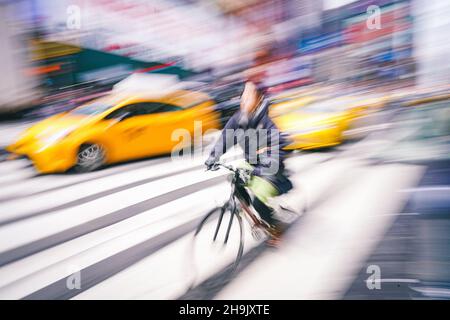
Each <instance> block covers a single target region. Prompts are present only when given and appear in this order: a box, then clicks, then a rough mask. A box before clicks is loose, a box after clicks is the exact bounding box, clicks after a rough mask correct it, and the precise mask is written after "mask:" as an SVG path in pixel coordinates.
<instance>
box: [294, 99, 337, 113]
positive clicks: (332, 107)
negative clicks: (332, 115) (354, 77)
mask: <svg viewBox="0 0 450 320" xmlns="http://www.w3.org/2000/svg"><path fill="white" fill-rule="evenodd" d="M345 105H346V102H343V101H337V102H336V101H333V100H325V101H320V102H316V103H312V104H310V105H306V106H305V107H303V108H299V109H298V111H300V112H311V113H319V112H337V111H341V110H344V109H345Z"/></svg>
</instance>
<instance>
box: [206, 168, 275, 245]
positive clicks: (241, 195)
mask: <svg viewBox="0 0 450 320" xmlns="http://www.w3.org/2000/svg"><path fill="white" fill-rule="evenodd" d="M218 165H220V166H222V167H224V168H226V169H228V170H230V171H232V172H233V177H232V180H231V195H230V198H229V199H228V201H227V202H226V203H225V204H224V205H223V207H222V209H221V212H220V216H219V220H218V222H217V226H216V230H215V232H214V238H213V241H215V240H216V238H217V234H218V233H219V229H220V226H221V224H222V219H223V215H224V214H225V212H226V210H227V209H228V210H230V213H231V217H230V221H229V222H228V228H227V232H226V234H225V241H224V243H225V244H226V243H227V242H228V237H229V234H230V231H231V226H232V224H233V219H234V215H236V214H238V213H239V208H238V206H237V203H236V202H238V203H239V206H240V207H241V208H242V209H243V211H244V212H245V214H244V216H245V218H246V220H247V222H248V223H249V225H250V227H251V229H252V230H254V229H255V228H261V229H263V230H264V231H266V232H268V229H269V228H270V226H269V225H268V224H267V223H266V222H265V221H264V220H262V219H261V218H259V217H258V216H257V214H255V213H254V212H253V210H252V208H251V198H250V195H249V193H248V192H247V190H246V188H245V183H244V181H243V179H242V178H241V175H240V170H239V169H234V168H232V167H230V166H226V165H224V164H218ZM236 200H237V201H236Z"/></svg>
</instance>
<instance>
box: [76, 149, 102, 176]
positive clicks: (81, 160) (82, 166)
mask: <svg viewBox="0 0 450 320" xmlns="http://www.w3.org/2000/svg"><path fill="white" fill-rule="evenodd" d="M104 162H105V150H104V149H103V147H102V146H100V145H99V144H95V143H93V144H90V143H89V144H83V145H81V146H80V148H79V149H78V153H77V164H76V166H75V169H76V171H78V172H90V171H94V170H96V169H98V168H100V167H101V166H102V165H103V164H104Z"/></svg>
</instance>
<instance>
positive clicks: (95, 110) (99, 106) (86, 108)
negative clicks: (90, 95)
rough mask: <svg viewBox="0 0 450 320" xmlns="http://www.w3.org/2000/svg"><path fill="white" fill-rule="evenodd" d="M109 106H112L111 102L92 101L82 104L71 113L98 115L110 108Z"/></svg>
mask: <svg viewBox="0 0 450 320" xmlns="http://www.w3.org/2000/svg"><path fill="white" fill-rule="evenodd" d="M109 108H111V105H110V104H106V103H102V102H92V103H88V104H85V105H82V106H80V107H78V108H76V109H74V110H72V111H71V112H70V113H71V114H76V115H96V114H100V113H102V112H104V111H106V110H108V109H109Z"/></svg>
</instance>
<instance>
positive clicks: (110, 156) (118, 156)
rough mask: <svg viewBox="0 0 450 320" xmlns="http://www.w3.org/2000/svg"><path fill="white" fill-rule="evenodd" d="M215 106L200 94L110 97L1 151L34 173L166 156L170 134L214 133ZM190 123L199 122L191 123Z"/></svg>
mask: <svg viewBox="0 0 450 320" xmlns="http://www.w3.org/2000/svg"><path fill="white" fill-rule="evenodd" d="M214 104H215V102H214V101H213V100H212V98H211V97H210V96H208V95H207V94H205V93H202V92H196V91H189V90H181V89H180V90H174V91H171V92H166V93H164V94H148V93H130V92H112V93H111V94H109V95H107V96H106V97H103V98H100V99H96V100H93V101H91V102H89V103H87V104H84V105H82V106H80V107H78V108H75V109H73V110H72V111H69V112H65V113H61V114H58V115H55V116H52V117H50V118H48V119H45V120H43V121H41V122H39V123H37V124H36V125H34V126H32V127H31V128H29V129H27V130H26V131H25V132H24V133H23V134H22V135H21V136H20V137H19V139H18V140H17V141H16V142H15V143H13V144H11V145H10V146H8V147H7V151H9V152H11V153H12V154H15V155H19V156H26V157H27V158H29V159H30V160H31V161H32V162H33V164H34V166H35V167H36V169H37V170H38V171H39V172H40V173H50V172H64V171H66V170H68V169H70V168H72V167H74V168H76V169H77V170H78V171H80V172H86V171H92V170H95V169H97V168H99V167H100V166H102V165H104V164H110V163H115V162H122V161H126V160H131V159H137V158H143V157H148V156H153V155H160V154H167V153H170V152H171V151H173V148H177V147H178V148H179V147H180V143H179V141H176V139H173V137H172V133H173V132H174V130H176V129H185V130H187V131H189V132H190V133H191V134H192V133H193V132H194V129H195V125H198V124H199V123H200V124H201V126H202V128H201V130H202V133H204V132H205V131H206V130H209V129H219V128H220V121H219V120H220V119H219V114H218V113H217V112H216V111H214ZM196 121H201V122H197V124H196V123H195V122H196Z"/></svg>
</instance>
